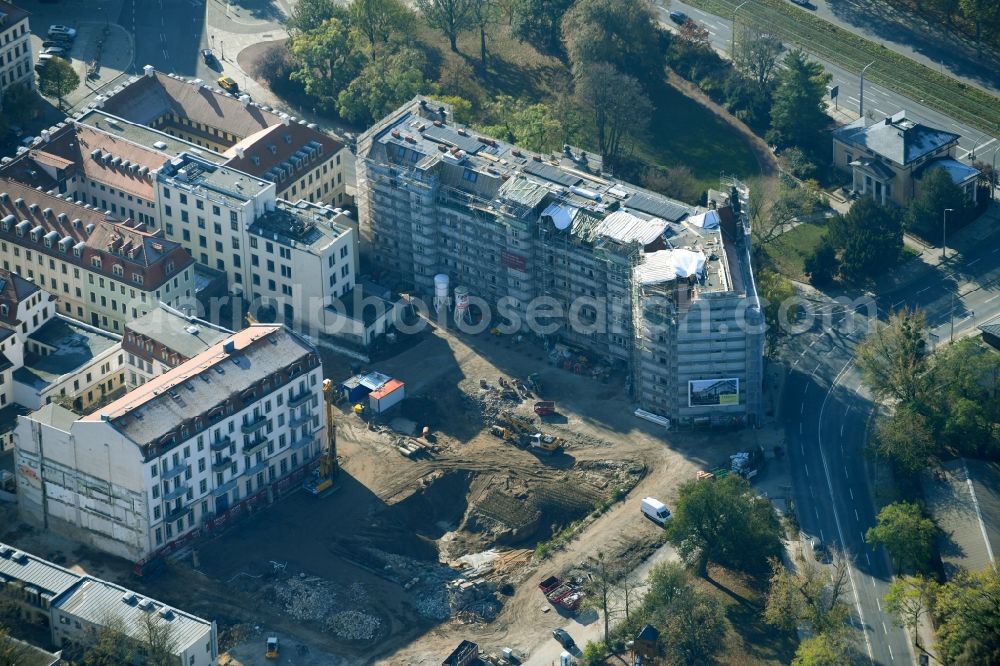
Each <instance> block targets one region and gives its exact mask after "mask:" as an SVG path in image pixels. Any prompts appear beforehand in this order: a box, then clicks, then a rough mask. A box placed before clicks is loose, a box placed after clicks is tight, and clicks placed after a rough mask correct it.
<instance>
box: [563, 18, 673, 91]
mask: <svg viewBox="0 0 1000 666" xmlns="http://www.w3.org/2000/svg"><path fill="white" fill-rule="evenodd" d="M659 35H660V27H659V23H658V21H657V18H656V13H655V9H654V7H653V5H652V3H651V2H649V0H577V1H576V2H575V3H574V4H573V6H572V7H571V8H570V10H569V11H568V12H566V15H565V16H564V17H563V19H562V36H563V43H564V44H565V46H566V53H567V54H568V55H569V58H570V62H571V63H572V65H573V71H574V72H576V73H580V72H581V71H583V70H584V69H585V68H588V67H590V66H592V65H594V64H597V63H610V64H611V65H613V66H614V67H615V68H616V69H617V70H618V71H620V72H628V74H629V75H631V76H635V77H636V78H638V79H640V80H644V81H645V80H650V79H653V78H658V77H660V76H661V72H662V70H663V63H664V61H663V48H662V44H661V41H660V39H659Z"/></svg>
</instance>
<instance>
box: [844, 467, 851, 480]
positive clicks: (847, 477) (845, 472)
mask: <svg viewBox="0 0 1000 666" xmlns="http://www.w3.org/2000/svg"><path fill="white" fill-rule="evenodd" d="M844 478H845V479H848V480H850V478H851V477H850V476H849V475H848V474H847V465H844Z"/></svg>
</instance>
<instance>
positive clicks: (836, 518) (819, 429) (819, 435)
mask: <svg viewBox="0 0 1000 666" xmlns="http://www.w3.org/2000/svg"><path fill="white" fill-rule="evenodd" d="M851 363H852V360H848V361H847V362H846V363H844V367H842V368H841V369H840V372H838V373H837V375H836V376H835V377H834V378H833V382H831V384H830V388H829V389H828V390H827V392H826V397H825V398H823V404H822V405H821V406H820V408H819V418H818V419H817V421H816V441H817V443H818V446H817V448H818V449H819V456H820V460H822V461H823V472H824V474H825V475H826V489H827V491H828V492H829V493H830V498H831V499H833V497H834V494H833V479H832V478H831V477H830V466H829V464H828V463H827V461H826V454H825V453H823V412H825V411H826V403H827V401H829V400H830V396H831V395H832V394H833V389H834V387H836V386H837V384H838V383H839V382H840V379H841V377H843V376H844V373H846V372H847V369H848V368H849V367H851ZM845 471H846V468H845ZM831 506H832V508H833V522H834V524H835V525H836V526H837V533H838V534H839V535H840V543H841V545H846V541H845V540H844V530H843V528H842V527H841V525H840V514H838V513H837V505H836V503H834V504H832V505H831ZM847 579H848V580H849V581H850V582H851V592H852V594H853V596H854V606H855V608H857V610H858V617H859V618H860V619H861V625H862V626H864V624H865V614H864V611H863V610H862V609H861V598H860V597H859V596H858V588H857V584H856V583H855V582H854V573H853V572H852V571H851V567H850V564H848V567H847ZM864 636H865V647H866V649H867V651H868V659H869V661H871V662H872V663H874V662H875V653H874V652H873V651H872V642H871V639H869V638H868V632H865V633H864Z"/></svg>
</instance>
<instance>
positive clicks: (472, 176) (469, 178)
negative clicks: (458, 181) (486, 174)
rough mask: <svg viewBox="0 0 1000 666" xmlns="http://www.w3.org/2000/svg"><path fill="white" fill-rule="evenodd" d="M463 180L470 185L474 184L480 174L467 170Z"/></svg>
mask: <svg viewBox="0 0 1000 666" xmlns="http://www.w3.org/2000/svg"><path fill="white" fill-rule="evenodd" d="M462 178H463V179H464V180H467V181H469V182H470V183H474V182H476V180H477V179H478V178H479V174H478V173H476V172H475V171H473V170H472V169H466V170H465V173H463V174H462Z"/></svg>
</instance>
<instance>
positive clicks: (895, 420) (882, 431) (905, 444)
mask: <svg viewBox="0 0 1000 666" xmlns="http://www.w3.org/2000/svg"><path fill="white" fill-rule="evenodd" d="M873 444H874V449H875V452H876V453H877V454H878V455H880V456H885V457H886V458H888V459H889V460H891V461H892V462H893V463H894V464H895V466H896V467H897V469H899V470H900V471H902V472H904V473H906V474H911V475H914V474H919V473H920V472H921V471H923V470H925V469H927V464H928V462H929V461H930V460H931V459H932V458H933V457H934V456H935V454H936V453H937V451H938V448H939V447H938V444H937V440H936V438H935V436H934V429H933V428H932V427H931V424H930V423H929V421H928V419H927V417H926V416H924V415H923V414H921V413H920V412H918V411H916V410H915V409H914V408H913V407H912V406H911V405H907V404H901V405H899V406H897V407H896V409H895V411H894V412H893V414H892V416H890V417H888V418H880V419H879V421H878V425H877V426H876V429H875V436H874V442H873Z"/></svg>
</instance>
